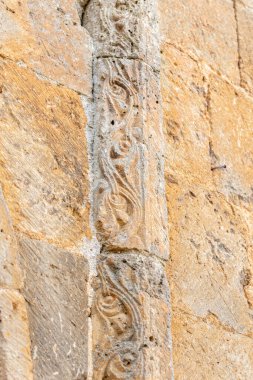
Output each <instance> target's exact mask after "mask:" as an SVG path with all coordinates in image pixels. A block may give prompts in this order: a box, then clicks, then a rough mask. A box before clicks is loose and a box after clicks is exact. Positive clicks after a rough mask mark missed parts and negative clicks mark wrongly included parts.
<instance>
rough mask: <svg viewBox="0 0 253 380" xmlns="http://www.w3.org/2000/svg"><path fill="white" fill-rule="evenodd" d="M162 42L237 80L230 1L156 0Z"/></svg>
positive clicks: (233, 22)
mask: <svg viewBox="0 0 253 380" xmlns="http://www.w3.org/2000/svg"><path fill="white" fill-rule="evenodd" d="M158 4H159V10H160V12H159V24H160V31H161V41H162V46H161V50H163V45H164V43H168V44H171V45H176V46H178V47H179V48H181V49H183V50H184V51H188V52H189V53H190V54H191V53H192V54H193V55H194V56H195V57H197V58H198V59H199V60H200V61H201V60H204V61H205V62H206V63H208V64H209V65H211V66H212V67H213V68H214V69H215V70H218V71H221V72H222V73H224V74H225V75H226V76H227V77H229V78H230V79H231V80H232V81H234V82H235V83H239V81H240V75H239V70H238V47H237V34H236V20H235V14H234V9H233V1H231V0H212V1H208V0H191V1H181V0H171V1H169V2H168V0H159V1H158Z"/></svg>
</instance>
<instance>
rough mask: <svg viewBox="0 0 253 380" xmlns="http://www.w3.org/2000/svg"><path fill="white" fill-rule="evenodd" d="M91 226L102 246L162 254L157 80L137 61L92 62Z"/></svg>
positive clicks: (164, 249) (164, 237)
mask: <svg viewBox="0 0 253 380" xmlns="http://www.w3.org/2000/svg"><path fill="white" fill-rule="evenodd" d="M94 67H95V73H96V86H95V104H96V111H95V127H96V136H95V149H94V158H95V177H96V179H95V194H94V197H95V202H94V203H95V224H96V228H97V232H98V236H99V239H100V241H101V243H102V244H103V246H105V247H106V249H107V250H115V249H116V250H125V249H139V250H145V251H147V252H150V253H152V254H155V255H157V256H159V257H162V258H166V257H167V255H168V238H167V223H166V219H167V218H166V217H167V214H166V207H165V203H164V188H163V163H162V162H163V160H162V153H161V145H162V144H163V142H162V141H163V138H162V130H161V113H160V95H159V81H158V79H157V77H156V75H155V74H154V73H153V71H152V70H151V69H150V68H149V67H148V66H147V65H146V64H145V63H143V62H141V61H139V60H129V59H117V58H104V59H98V60H96V63H95V66H94Z"/></svg>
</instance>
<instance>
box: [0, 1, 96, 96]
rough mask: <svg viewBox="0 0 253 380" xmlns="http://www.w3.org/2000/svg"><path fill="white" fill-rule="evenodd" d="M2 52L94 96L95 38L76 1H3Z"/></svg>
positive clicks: (0, 10)
mask: <svg viewBox="0 0 253 380" xmlns="http://www.w3.org/2000/svg"><path fill="white" fill-rule="evenodd" d="M0 54H1V56H3V57H8V58H10V59H11V60H14V61H16V62H18V63H19V64H21V65H28V66H29V67H30V68H32V69H33V70H35V71H36V72H37V73H39V74H41V75H44V76H46V77H48V78H50V79H52V80H54V81H56V82H58V83H60V84H63V85H65V86H67V87H70V88H72V89H74V90H76V91H79V92H81V93H82V94H85V95H87V96H91V91H92V88H91V87H92V80H91V75H92V74H91V73H92V69H91V64H92V52H91V40H90V37H89V35H88V33H87V31H86V30H85V29H84V28H83V27H82V26H81V22H80V19H79V16H78V12H77V7H76V4H75V2H74V1H68V0H60V1H56V0H46V1H42V2H38V1H34V0H3V1H1V4H0Z"/></svg>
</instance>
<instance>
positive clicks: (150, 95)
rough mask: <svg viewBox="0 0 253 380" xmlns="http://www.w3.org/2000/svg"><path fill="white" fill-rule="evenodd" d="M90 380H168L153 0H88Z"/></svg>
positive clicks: (165, 243)
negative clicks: (95, 245)
mask: <svg viewBox="0 0 253 380" xmlns="http://www.w3.org/2000/svg"><path fill="white" fill-rule="evenodd" d="M84 25H85V27H86V28H87V29H88V31H89V32H90V34H91V36H92V37H93V41H94V50H95V52H94V64H93V71H94V102H95V117H94V130H95V132H94V133H95V136H94V151H93V158H94V177H95V181H94V218H95V226H96V230H97V236H98V239H99V241H100V243H101V247H102V249H101V254H100V257H99V258H98V264H97V272H98V277H97V279H96V281H95V283H94V288H95V300H94V306H93V310H92V315H93V345H94V346H93V351H94V358H93V359H94V373H93V378H94V379H96V380H100V379H101V380H102V379H168V380H169V379H172V364H171V343H170V331H169V321H170V315H169V305H170V301H169V292H168V285H167V282H166V276H165V272H164V263H165V261H166V260H167V258H168V237H167V224H166V220H167V213H166V206H165V204H166V203H165V196H164V186H163V159H162V158H163V149H162V146H163V136H162V111H161V102H160V83H159V62H160V59H159V42H158V41H159V38H158V27H157V25H158V21H157V12H156V1H155V0H146V1H145V0H127V1H126V0H108V1H106V2H105V1H101V0H92V1H90V2H89V3H88V5H87V7H86V9H85V14H84Z"/></svg>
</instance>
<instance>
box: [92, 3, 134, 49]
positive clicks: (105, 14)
mask: <svg viewBox="0 0 253 380" xmlns="http://www.w3.org/2000/svg"><path fill="white" fill-rule="evenodd" d="M112 3H113V4H111V6H105V5H104V0H100V1H99V5H100V22H101V27H102V31H103V32H104V33H102V34H101V35H100V41H101V42H104V41H106V40H109V44H110V46H111V47H114V48H116V49H117V50H116V51H117V53H118V54H119V55H120V56H122V55H123V56H125V54H126V52H131V51H132V50H133V49H134V48H136V46H137V37H138V35H139V33H138V30H137V28H138V22H137V20H136V14H138V6H139V4H138V2H137V1H136V0H113V2H112ZM130 15H131V16H130Z"/></svg>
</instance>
